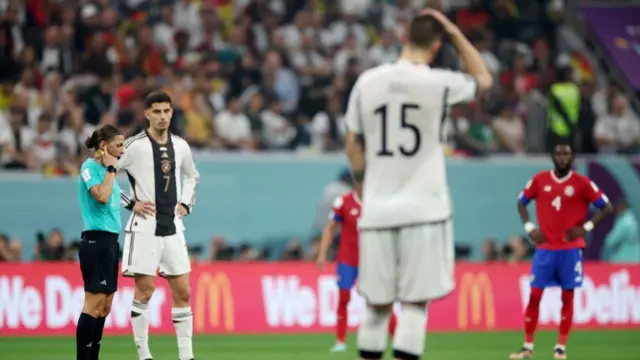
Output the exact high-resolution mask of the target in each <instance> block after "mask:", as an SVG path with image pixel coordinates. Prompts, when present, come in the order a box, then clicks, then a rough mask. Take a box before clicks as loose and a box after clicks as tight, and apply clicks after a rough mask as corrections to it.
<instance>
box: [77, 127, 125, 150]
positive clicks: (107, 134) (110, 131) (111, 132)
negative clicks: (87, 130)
mask: <svg viewBox="0 0 640 360" xmlns="http://www.w3.org/2000/svg"><path fill="white" fill-rule="evenodd" d="M118 135H122V131H120V129H118V128H117V127H115V126H113V125H101V126H99V127H98V128H97V129H95V130H94V131H93V133H92V134H91V136H89V137H88V138H87V140H85V141H84V144H85V145H86V146H87V148H89V149H94V150H98V147H99V146H100V142H102V141H106V142H109V141H111V139H113V138H114V137H116V136H118Z"/></svg>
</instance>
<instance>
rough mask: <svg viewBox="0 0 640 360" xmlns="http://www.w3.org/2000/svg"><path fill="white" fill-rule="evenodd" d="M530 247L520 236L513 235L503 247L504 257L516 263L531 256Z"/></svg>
mask: <svg viewBox="0 0 640 360" xmlns="http://www.w3.org/2000/svg"><path fill="white" fill-rule="evenodd" d="M531 250H532V249H531V247H530V246H529V245H528V243H527V240H525V238H524V237H522V236H513V237H512V238H510V239H509V242H508V243H507V246H505V247H504V250H503V251H504V258H505V259H507V260H508V261H509V262H512V263H517V262H522V261H526V260H530V258H531V253H532V251H531Z"/></svg>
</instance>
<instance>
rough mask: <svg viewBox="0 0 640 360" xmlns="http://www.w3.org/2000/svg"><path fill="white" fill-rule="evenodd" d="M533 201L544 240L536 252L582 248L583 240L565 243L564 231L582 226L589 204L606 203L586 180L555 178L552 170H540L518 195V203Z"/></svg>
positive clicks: (576, 176)
mask: <svg viewBox="0 0 640 360" xmlns="http://www.w3.org/2000/svg"><path fill="white" fill-rule="evenodd" d="M534 199H535V201H536V218H537V219H538V225H539V227H540V231H541V232H542V234H543V235H544V237H545V238H546V239H547V242H546V243H544V244H540V245H537V247H538V248H540V249H549V250H567V249H575V248H584V247H586V244H585V241H584V239H583V238H579V239H576V240H574V241H571V242H566V241H565V237H566V232H567V230H569V229H571V228H573V227H576V226H582V225H583V224H584V222H585V219H586V217H587V212H588V211H589V204H591V203H594V204H595V205H596V206H598V207H601V206H600V203H606V202H608V201H609V200H608V199H607V197H606V195H604V194H603V193H602V191H600V189H598V187H597V186H596V184H595V183H593V181H591V180H590V179H589V178H588V177H586V176H584V175H580V174H578V173H575V172H573V171H570V172H569V174H568V175H567V176H565V177H564V178H562V179H559V178H558V177H557V176H556V175H555V173H554V171H553V170H549V171H541V172H539V173H537V174H536V175H534V176H533V178H531V180H529V182H528V183H527V185H526V186H525V188H524V190H523V191H522V192H521V193H520V202H522V203H523V204H525V205H526V204H527V203H528V202H529V201H531V200H534Z"/></svg>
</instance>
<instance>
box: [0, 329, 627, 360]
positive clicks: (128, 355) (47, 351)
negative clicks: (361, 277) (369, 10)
mask: <svg viewBox="0 0 640 360" xmlns="http://www.w3.org/2000/svg"><path fill="white" fill-rule="evenodd" d="M555 341H556V333H555V332H541V333H539V334H538V336H537V339H536V354H535V358H536V359H552V358H553V357H552V355H553V353H552V351H553V346H554V345H555ZM348 343H349V350H348V351H347V352H345V353H338V354H330V353H329V352H328V351H329V348H330V347H331V345H333V336H331V335H329V334H324V335H219V336H216V335H201V336H196V337H195V338H194V346H195V354H196V358H197V359H198V360H209V359H211V360H213V359H215V360H255V359H277V360H289V359H290V360H294V359H295V360H300V359H304V360H321V359H323V360H324V359H336V360H342V359H350V360H353V359H356V358H357V352H356V349H355V334H350V336H349V342H348ZM521 343H522V335H521V334H520V333H519V332H492V333H448V334H429V335H428V338H427V346H426V352H425V356H423V359H434V360H496V359H508V356H509V353H510V352H512V351H515V350H517V349H518V348H519V347H520V345H521ZM102 344H103V345H102V350H101V354H100V359H101V360H124V359H137V355H136V352H135V349H134V345H133V339H132V338H131V337H130V336H118V337H112V336H109V337H105V339H103V341H102ZM150 346H151V351H152V352H153V354H154V360H176V359H177V358H178V354H177V351H178V350H177V346H176V339H175V337H174V336H151V340H150ZM639 354H640V330H628V331H620V330H601V331H576V332H574V333H572V334H571V336H570V339H569V344H568V347H567V355H568V357H569V358H570V359H579V360H603V359H605V360H638V359H640V357H639V356H640V355H639ZM0 358H2V359H7V360H9V359H11V360H14V359H16V360H17V359H29V360H62V359H64V360H68V359H73V358H75V339H74V338H72V337H0ZM385 359H391V355H390V352H389V351H387V353H386V357H385Z"/></svg>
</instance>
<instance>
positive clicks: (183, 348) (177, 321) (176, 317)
mask: <svg viewBox="0 0 640 360" xmlns="http://www.w3.org/2000/svg"><path fill="white" fill-rule="evenodd" d="M171 319H172V320H173V326H175V328H176V337H177V338H178V357H179V360H191V359H193V343H192V341H191V338H192V337H193V313H192V312H191V307H184V308H173V309H171Z"/></svg>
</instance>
